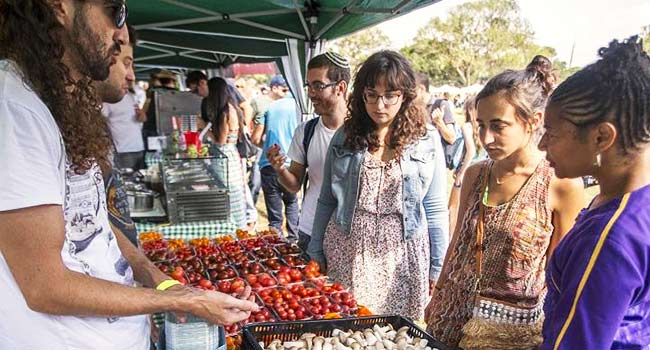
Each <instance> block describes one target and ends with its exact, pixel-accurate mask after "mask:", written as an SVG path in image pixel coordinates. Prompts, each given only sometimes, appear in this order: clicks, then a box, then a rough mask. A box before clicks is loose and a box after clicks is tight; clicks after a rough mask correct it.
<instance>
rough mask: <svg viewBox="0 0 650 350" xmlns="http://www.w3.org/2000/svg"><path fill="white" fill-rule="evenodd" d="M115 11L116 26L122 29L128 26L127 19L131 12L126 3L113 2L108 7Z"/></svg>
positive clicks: (118, 0)
mask: <svg viewBox="0 0 650 350" xmlns="http://www.w3.org/2000/svg"><path fill="white" fill-rule="evenodd" d="M106 7H110V8H112V9H113V20H115V26H116V27H117V28H118V29H120V28H122V27H124V25H125V24H126V18H127V17H128V15H129V10H128V9H127V7H126V3H124V2H123V1H120V0H111V1H109V3H108V4H107V5H106Z"/></svg>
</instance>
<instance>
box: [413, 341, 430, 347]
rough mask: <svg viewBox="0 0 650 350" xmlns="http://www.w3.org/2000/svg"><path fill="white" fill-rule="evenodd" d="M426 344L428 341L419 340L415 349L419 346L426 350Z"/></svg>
mask: <svg viewBox="0 0 650 350" xmlns="http://www.w3.org/2000/svg"><path fill="white" fill-rule="evenodd" d="M427 344H429V341H428V340H426V339H420V342H419V343H416V347H417V346H418V345H419V346H420V347H421V348H423V349H426V348H427Z"/></svg>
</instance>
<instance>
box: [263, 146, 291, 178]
mask: <svg viewBox="0 0 650 350" xmlns="http://www.w3.org/2000/svg"><path fill="white" fill-rule="evenodd" d="M266 157H267V158H268V159H269V163H271V166H272V167H273V169H275V171H277V172H278V173H279V172H280V171H281V170H282V169H283V168H284V164H285V163H286V161H287V156H285V155H284V154H282V153H280V146H278V145H277V144H275V145H273V146H271V147H269V150H268V151H266Z"/></svg>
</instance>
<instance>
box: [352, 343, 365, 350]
mask: <svg viewBox="0 0 650 350" xmlns="http://www.w3.org/2000/svg"><path fill="white" fill-rule="evenodd" d="M351 348H352V350H361V348H362V346H361V344H360V343H354V344H352V346H351Z"/></svg>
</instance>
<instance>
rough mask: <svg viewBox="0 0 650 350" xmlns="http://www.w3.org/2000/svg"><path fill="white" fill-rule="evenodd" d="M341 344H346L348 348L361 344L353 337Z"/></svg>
mask: <svg viewBox="0 0 650 350" xmlns="http://www.w3.org/2000/svg"><path fill="white" fill-rule="evenodd" d="M341 343H343V344H345V345H346V346H352V344H357V343H359V341H358V340H356V339H354V338H353V337H349V338H347V339H345V341H344V342H341Z"/></svg>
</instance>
